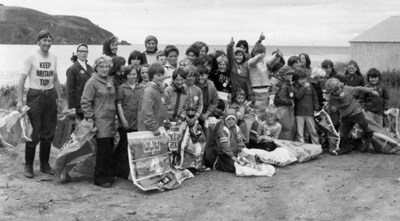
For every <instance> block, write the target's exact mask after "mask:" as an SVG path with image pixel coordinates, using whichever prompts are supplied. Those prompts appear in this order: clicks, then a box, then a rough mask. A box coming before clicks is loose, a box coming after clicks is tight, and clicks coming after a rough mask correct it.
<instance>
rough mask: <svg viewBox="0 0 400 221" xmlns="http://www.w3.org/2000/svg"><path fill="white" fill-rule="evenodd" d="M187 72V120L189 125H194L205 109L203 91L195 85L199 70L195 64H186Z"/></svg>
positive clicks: (185, 69)
mask: <svg viewBox="0 0 400 221" xmlns="http://www.w3.org/2000/svg"><path fill="white" fill-rule="evenodd" d="M183 70H184V71H185V73H186V86H187V87H186V93H187V96H188V102H187V107H185V109H186V120H187V122H188V124H189V126H193V125H194V124H195V123H196V121H197V120H198V119H199V117H200V115H201V113H202V111H203V92H202V90H201V89H200V88H199V87H197V86H196V85H194V83H195V81H196V78H197V77H198V75H199V72H198V71H197V69H196V68H195V67H194V66H193V65H189V66H186V67H185V68H184V69H183Z"/></svg>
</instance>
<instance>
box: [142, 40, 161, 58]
mask: <svg viewBox="0 0 400 221" xmlns="http://www.w3.org/2000/svg"><path fill="white" fill-rule="evenodd" d="M157 45H158V40H157V38H156V37H155V36H153V35H149V36H147V37H146V39H145V40H144V46H145V47H146V51H144V52H143V53H142V57H143V60H144V63H145V64H149V65H151V64H153V63H156V62H157V51H158V48H157Z"/></svg>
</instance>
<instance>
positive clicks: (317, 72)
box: [311, 68, 327, 108]
mask: <svg viewBox="0 0 400 221" xmlns="http://www.w3.org/2000/svg"><path fill="white" fill-rule="evenodd" d="M311 79H312V81H313V82H311V85H312V86H313V88H314V90H315V93H317V98H318V104H319V106H320V107H321V108H322V106H324V101H325V99H324V92H323V88H324V89H325V83H326V79H327V74H326V72H325V71H324V69H322V68H314V69H313V70H312V71H311Z"/></svg>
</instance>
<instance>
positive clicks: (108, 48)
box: [103, 36, 118, 57]
mask: <svg viewBox="0 0 400 221" xmlns="http://www.w3.org/2000/svg"><path fill="white" fill-rule="evenodd" d="M117 51H118V38H117V37H115V36H111V37H109V38H107V39H106V40H105V41H104V43H103V54H104V55H106V56H110V57H114V56H117Z"/></svg>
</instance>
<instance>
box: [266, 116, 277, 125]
mask: <svg viewBox="0 0 400 221" xmlns="http://www.w3.org/2000/svg"><path fill="white" fill-rule="evenodd" d="M265 121H266V122H267V124H269V125H271V124H274V123H275V116H274V115H273V114H267V115H266V116H265Z"/></svg>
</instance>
